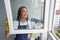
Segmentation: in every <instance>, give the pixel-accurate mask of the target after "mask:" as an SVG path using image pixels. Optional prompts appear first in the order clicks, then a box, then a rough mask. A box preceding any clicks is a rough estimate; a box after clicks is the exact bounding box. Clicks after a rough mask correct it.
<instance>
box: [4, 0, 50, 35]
mask: <svg viewBox="0 0 60 40" xmlns="http://www.w3.org/2000/svg"><path fill="white" fill-rule="evenodd" d="M41 1H42V0H41ZM45 1H46V0H45ZM4 3H5V8H6V14H7V18H8V22H9V28H10V34H21V33H43V32H47V30H48V28H47V27H48V18H49V4H50V0H47V1H46V3H45V4H46V5H45V19H44V29H32V30H30V29H29V30H28V29H26V30H24V29H23V30H14V28H13V18H12V12H11V5H10V0H4ZM47 11H48V12H47Z"/></svg>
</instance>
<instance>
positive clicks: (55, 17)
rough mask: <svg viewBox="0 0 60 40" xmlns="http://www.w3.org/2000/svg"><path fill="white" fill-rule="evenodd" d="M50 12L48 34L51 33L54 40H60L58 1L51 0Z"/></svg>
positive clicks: (59, 5) (59, 7)
mask: <svg viewBox="0 0 60 40" xmlns="http://www.w3.org/2000/svg"><path fill="white" fill-rule="evenodd" d="M52 1H53V4H52V5H51V10H50V13H51V14H50V22H49V23H50V24H49V32H51V33H52V34H53V35H54V37H55V38H56V40H60V0H52Z"/></svg>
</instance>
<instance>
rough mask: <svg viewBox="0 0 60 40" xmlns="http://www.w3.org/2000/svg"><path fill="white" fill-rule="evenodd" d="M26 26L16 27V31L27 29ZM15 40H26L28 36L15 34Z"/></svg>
mask: <svg viewBox="0 0 60 40" xmlns="http://www.w3.org/2000/svg"><path fill="white" fill-rule="evenodd" d="M27 26H28V25H20V23H19V25H18V29H27ZM15 40H28V34H16V38H15Z"/></svg>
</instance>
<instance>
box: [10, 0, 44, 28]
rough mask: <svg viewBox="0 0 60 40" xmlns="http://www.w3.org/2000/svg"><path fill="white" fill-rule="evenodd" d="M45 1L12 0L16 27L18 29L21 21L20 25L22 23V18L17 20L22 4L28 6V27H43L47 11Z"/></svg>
mask: <svg viewBox="0 0 60 40" xmlns="http://www.w3.org/2000/svg"><path fill="white" fill-rule="evenodd" d="M44 3H45V2H44V0H43V1H41V0H10V5H11V11H12V17H13V24H14V29H18V25H19V23H20V25H21V24H22V23H21V22H20V21H21V20H20V21H18V20H17V16H18V9H19V8H20V7H22V6H24V7H26V8H27V14H28V21H26V23H27V25H28V26H27V27H28V28H26V29H43V28H44V11H45V5H44ZM26 23H25V24H26ZM23 24H24V23H23ZM23 24H22V25H23ZM23 29H24V28H23Z"/></svg>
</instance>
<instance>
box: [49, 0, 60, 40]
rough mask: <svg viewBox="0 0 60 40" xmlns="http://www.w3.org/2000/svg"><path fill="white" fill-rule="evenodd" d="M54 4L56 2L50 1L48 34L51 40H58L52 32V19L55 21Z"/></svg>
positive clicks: (55, 0)
mask: <svg viewBox="0 0 60 40" xmlns="http://www.w3.org/2000/svg"><path fill="white" fill-rule="evenodd" d="M56 3H57V0H52V1H51V8H50V10H51V11H50V17H49V18H50V20H49V34H50V35H51V37H52V38H53V40H59V38H58V37H57V35H56V34H55V32H54V24H53V23H54V19H55V15H56V14H55V11H56Z"/></svg>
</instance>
